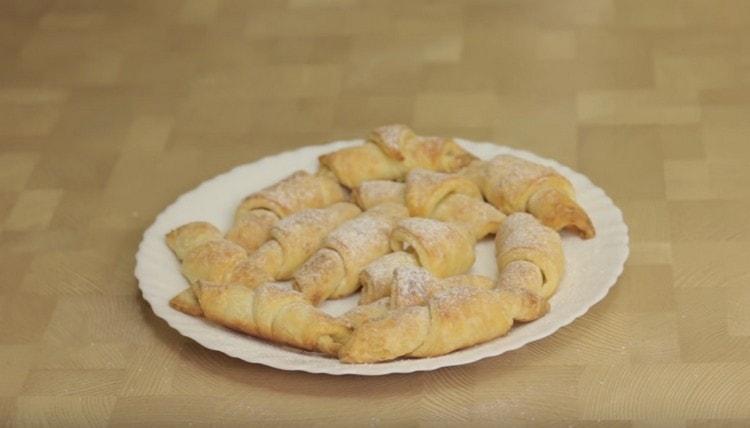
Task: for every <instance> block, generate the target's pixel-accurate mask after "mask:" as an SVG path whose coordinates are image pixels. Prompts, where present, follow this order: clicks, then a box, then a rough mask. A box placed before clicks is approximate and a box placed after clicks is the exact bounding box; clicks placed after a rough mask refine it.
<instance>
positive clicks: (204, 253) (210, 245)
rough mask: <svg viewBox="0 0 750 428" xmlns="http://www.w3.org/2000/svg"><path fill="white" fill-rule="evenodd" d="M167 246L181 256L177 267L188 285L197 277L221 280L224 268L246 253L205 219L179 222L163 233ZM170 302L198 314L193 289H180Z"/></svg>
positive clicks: (229, 267)
mask: <svg viewBox="0 0 750 428" xmlns="http://www.w3.org/2000/svg"><path fill="white" fill-rule="evenodd" d="M166 241H167V246H169V248H170V249H172V251H173V252H174V253H175V255H176V256H177V258H178V259H179V260H181V262H182V265H181V271H182V274H183V276H185V278H186V279H187V280H188V283H189V284H190V285H191V286H194V285H195V284H196V283H197V281H199V280H206V281H221V280H222V279H223V278H224V276H225V275H227V273H228V272H230V271H231V270H232V269H234V268H235V266H236V265H237V264H238V263H240V262H241V261H242V260H244V259H245V258H246V257H247V252H246V251H245V250H244V249H243V248H242V247H240V246H239V245H237V244H235V243H233V242H231V241H228V240H226V239H224V237H223V236H222V235H221V232H219V230H218V229H217V228H216V227H215V226H213V225H211V224H210V223H206V222H192V223H187V224H185V225H182V226H180V227H178V228H176V229H174V230H172V231H171V232H169V233H168V234H167V236H166ZM169 304H170V306H172V307H173V308H174V309H177V310H178V311H181V312H184V313H186V314H189V315H194V316H200V315H201V314H202V312H201V309H200V306H199V305H198V301H197V299H196V298H195V295H194V291H193V290H191V289H190V288H187V289H186V290H184V291H182V292H180V293H179V294H177V296H175V297H174V298H173V299H172V300H170V302H169Z"/></svg>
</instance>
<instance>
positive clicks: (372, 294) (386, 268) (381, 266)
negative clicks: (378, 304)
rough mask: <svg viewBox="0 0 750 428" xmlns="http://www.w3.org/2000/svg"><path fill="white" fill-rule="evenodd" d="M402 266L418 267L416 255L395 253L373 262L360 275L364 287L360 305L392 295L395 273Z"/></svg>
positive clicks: (403, 252)
mask: <svg viewBox="0 0 750 428" xmlns="http://www.w3.org/2000/svg"><path fill="white" fill-rule="evenodd" d="M401 266H417V258H416V256H415V255H414V254H412V253H408V252H405V251H395V252H393V253H390V254H386V255H384V256H383V257H380V258H379V259H377V260H375V261H373V262H372V263H370V264H369V265H367V267H366V268H365V269H364V270H362V272H361V273H360V274H359V282H360V284H361V285H362V289H361V293H360V298H359V304H360V305H365V304H368V303H371V302H374V301H376V300H378V299H380V298H383V297H388V296H390V295H391V284H392V283H393V273H394V272H395V270H396V269H397V268H399V267H401Z"/></svg>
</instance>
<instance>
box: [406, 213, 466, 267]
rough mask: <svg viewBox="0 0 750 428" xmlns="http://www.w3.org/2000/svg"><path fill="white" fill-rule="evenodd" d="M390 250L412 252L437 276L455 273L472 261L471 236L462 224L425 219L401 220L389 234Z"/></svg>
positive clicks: (422, 264)
mask: <svg viewBox="0 0 750 428" xmlns="http://www.w3.org/2000/svg"><path fill="white" fill-rule="evenodd" d="M391 249H392V250H393V251H412V252H414V254H415V255H416V257H417V260H418V261H419V264H420V265H421V266H423V267H424V268H425V269H427V270H428V271H430V273H432V274H433V275H435V276H437V277H438V278H443V277H446V276H451V275H458V274H460V273H464V272H466V271H468V270H469V269H470V268H471V266H472V265H473V264H474V257H475V256H474V237H473V236H471V235H470V233H469V232H468V231H467V230H466V229H465V228H464V227H462V226H461V225H458V224H454V223H447V222H443V221H439V220H432V219H427V218H419V217H411V218H407V219H404V220H401V221H400V222H399V223H398V226H396V228H395V229H394V230H393V233H391Z"/></svg>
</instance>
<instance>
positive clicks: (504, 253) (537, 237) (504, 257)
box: [495, 213, 565, 298]
mask: <svg viewBox="0 0 750 428" xmlns="http://www.w3.org/2000/svg"><path fill="white" fill-rule="evenodd" d="M495 257H496V258H497V267H498V271H499V272H503V270H504V269H505V268H506V266H508V265H509V264H510V263H512V262H515V261H519V260H525V261H528V262H531V263H533V264H535V265H536V266H537V267H539V269H540V270H541V273H542V276H543V278H544V282H543V283H542V285H541V287H540V289H541V290H540V292H539V294H540V296H542V297H544V298H549V297H550V296H551V295H552V294H553V293H554V292H555V290H557V286H558V284H559V283H560V279H561V278H562V275H563V273H564V269H565V258H564V255H563V250H562V241H561V239H560V235H558V234H557V232H555V231H554V230H552V229H550V228H548V227H546V226H544V225H543V224H541V223H540V222H539V221H538V220H537V219H536V218H534V216H532V215H530V214H526V213H515V214H511V215H510V216H508V218H507V219H506V220H505V222H504V223H503V225H502V227H500V230H499V231H498V233H497V236H496V237H495Z"/></svg>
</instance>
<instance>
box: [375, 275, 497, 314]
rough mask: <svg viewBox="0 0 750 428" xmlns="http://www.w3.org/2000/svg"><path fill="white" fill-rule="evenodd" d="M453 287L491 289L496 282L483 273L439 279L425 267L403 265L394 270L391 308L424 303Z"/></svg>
mask: <svg viewBox="0 0 750 428" xmlns="http://www.w3.org/2000/svg"><path fill="white" fill-rule="evenodd" d="M453 287H476V288H482V289H485V290H489V289H491V288H494V287H495V283H494V281H492V280H491V279H489V278H487V277H484V276H481V275H467V274H464V275H455V276H450V277H447V278H442V279H438V278H435V277H434V276H432V274H430V273H429V272H428V271H427V270H425V269H424V268H421V267H416V266H402V267H399V268H398V269H396V271H395V272H394V275H393V283H392V286H391V290H390V299H389V305H390V308H391V309H398V308H403V307H406V306H415V305H424V304H426V303H427V301H428V300H429V299H430V297H432V296H433V295H435V294H437V293H438V292H440V291H443V290H446V289H448V288H453Z"/></svg>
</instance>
